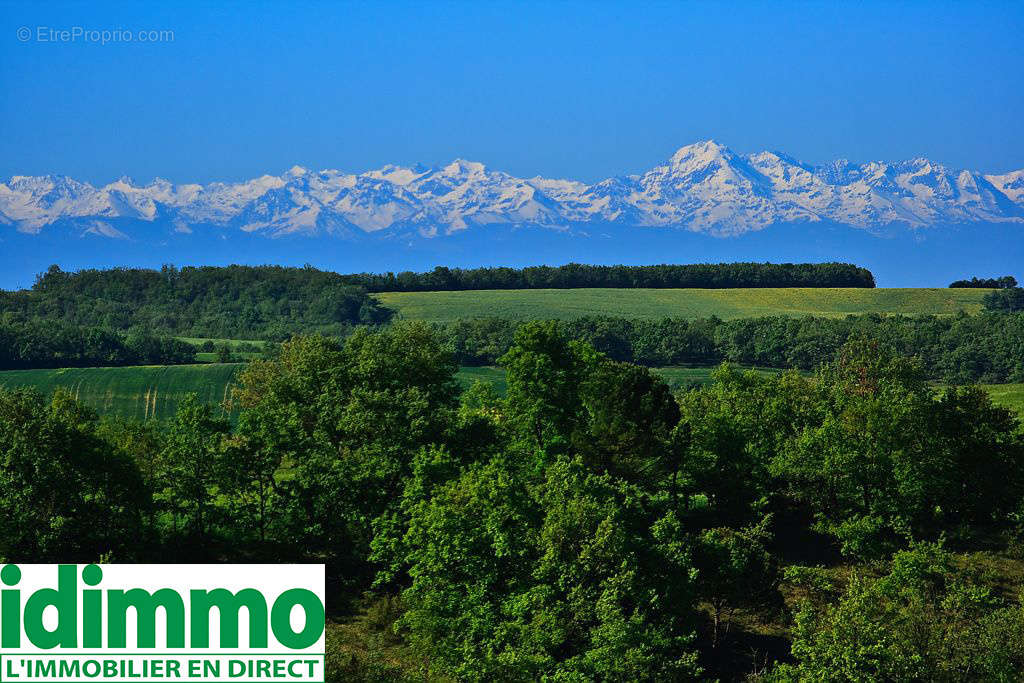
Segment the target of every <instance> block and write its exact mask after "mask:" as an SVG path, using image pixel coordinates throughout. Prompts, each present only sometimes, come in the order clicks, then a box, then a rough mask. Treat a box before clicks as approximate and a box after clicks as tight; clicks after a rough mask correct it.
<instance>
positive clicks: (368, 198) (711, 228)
mask: <svg viewBox="0 0 1024 683" xmlns="http://www.w3.org/2000/svg"><path fill="white" fill-rule="evenodd" d="M820 221H828V222H832V223H838V224H845V225H849V226H852V227H855V228H867V229H874V228H880V227H887V226H906V227H908V228H926V227H928V226H933V225H940V224H943V225H958V224H968V223H979V222H984V223H1024V170H1020V171H1014V172H1011V173H1006V174H1003V175H991V174H989V175H985V174H982V173H978V172H975V171H968V170H958V169H948V168H946V167H944V166H942V165H939V164H937V163H934V162H932V161H929V160H927V159H913V160H910V161H902V162H896V163H885V162H872V163H866V164H854V163H850V162H848V161H846V160H840V161H835V162H833V163H830V164H826V165H821V166H813V165H809V164H805V163H802V162H800V161H797V160H795V159H793V158H791V157H788V156H786V155H784V154H781V153H778V152H760V153H757V154H748V155H741V154H735V153H734V152H732V151H731V150H729V149H728V148H727V147H724V146H722V145H720V144H718V143H716V142H713V141H706V142H699V143H696V144H692V145H687V146H686V147H682V148H681V149H679V151H677V152H676V153H675V154H673V155H672V157H671V158H670V159H669V160H668V161H667V162H666V163H664V164H662V165H660V166H656V167H654V168H652V169H651V170H649V171H647V172H645V173H642V174H639V175H627V176H619V177H615V178H609V179H607V180H603V181H601V182H598V183H594V184H592V185H588V184H586V183H582V182H577V181H573V180H553V179H548V178H540V177H535V178H516V177H514V176H511V175H508V174H507V173H502V172H500V171H495V170H492V169H489V168H487V167H485V166H484V165H483V164H481V163H477V162H471V161H464V160H461V159H459V160H456V161H453V162H452V163H450V164H448V165H447V166H442V167H438V168H427V167H423V166H416V167H412V168H406V167H400V166H385V167H384V168H381V169H379V170H376V171H369V172H367V173H359V174H352V173H345V172H342V171H334V170H325V171H319V172H314V171H308V170H306V169H304V168H300V167H294V168H292V169H291V170H289V171H288V172H286V173H284V174H283V175H280V176H272V175H264V176H261V177H259V178H255V179H253V180H249V181H246V182H241V183H210V184H208V185H199V184H185V185H175V184H173V183H170V182H168V181H166V180H162V179H157V180H154V181H153V182H151V183H150V184H148V185H144V186H139V185H136V184H135V183H133V182H132V181H131V180H130V179H128V178H122V179H120V180H118V181H116V182H113V183H110V184H109V185H105V186H103V187H94V186H92V185H90V184H88V183H83V182H79V181H76V180H74V179H72V178H69V177H66V176H14V177H12V178H10V180H8V181H7V182H5V183H0V223H3V224H6V225H9V226H12V227H14V228H16V229H17V230H18V231H20V232H23V233H37V232H40V231H43V230H45V229H46V227H47V226H49V225H51V224H55V223H62V224H69V225H71V226H73V227H76V228H79V229H80V230H82V231H84V232H92V233H97V234H100V235H107V236H110V237H131V236H132V235H131V234H129V233H130V228H129V227H127V226H132V225H136V224H138V223H139V222H142V223H143V224H144V223H145V222H149V223H154V224H159V225H163V226H166V227H167V229H168V230H171V231H175V232H179V233H190V232H192V231H193V230H194V229H196V228H198V227H199V226H220V227H221V228H224V229H237V230H241V231H244V232H247V233H262V234H266V235H269V236H280V235H286V234H313V235H325V234H328V235H330V234H336V235H341V236H346V235H347V236H353V235H360V234H375V235H382V236H383V235H395V234H413V233H418V234H419V235H421V236H423V237H434V236H438V235H446V234H454V233H457V232H460V231H463V230H467V229H471V228H472V227H474V226H481V225H507V226H525V225H531V226H544V227H550V228H569V227H575V228H577V229H579V228H582V229H584V230H585V229H586V226H587V225H597V224H618V225H623V226H633V227H676V228H684V229H687V230H691V231H694V232H702V233H708V234H712V235H718V236H722V235H735V234H742V233H745V232H749V231H754V230H761V229H763V228H765V227H768V226H770V225H773V224H777V223H805V222H810V223H814V222H820ZM126 230H127V231H128V232H126Z"/></svg>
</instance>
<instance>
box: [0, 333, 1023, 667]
mask: <svg viewBox="0 0 1024 683" xmlns="http://www.w3.org/2000/svg"><path fill="white" fill-rule="evenodd" d="M499 364H500V365H501V366H502V367H503V368H504V369H505V372H506V381H507V386H508V391H507V394H506V395H505V396H499V395H497V394H496V393H495V392H494V390H493V388H492V387H490V386H489V385H486V384H478V385H475V386H474V387H472V388H470V389H469V390H466V391H464V392H460V390H459V388H458V385H457V383H456V382H455V377H454V375H455V371H456V369H457V363H456V359H455V356H454V354H453V353H452V352H451V350H450V348H449V347H448V345H447V343H446V340H445V339H444V338H443V337H442V336H441V335H440V334H439V333H438V331H437V330H435V329H432V328H431V327H429V326H427V325H424V324H407V323H400V324H396V325H393V326H390V327H388V328H385V329H382V330H379V331H370V330H366V329H360V330H358V331H356V332H355V333H354V334H352V335H351V336H349V337H348V338H347V339H345V340H343V341H340V340H337V339H332V338H328V337H323V336H317V335H314V336H303V337H296V338H293V339H292V340H290V341H288V342H286V343H285V344H283V345H282V347H281V350H280V354H279V355H278V357H277V358H275V359H268V360H259V361H254V362H253V363H251V364H250V365H249V366H248V368H247V369H246V370H245V371H244V372H243V373H242V375H241V378H240V385H239V387H238V389H237V391H236V392H235V394H234V396H233V398H232V401H233V402H234V403H235V404H236V405H237V406H238V407H239V408H240V414H239V419H238V422H237V424H236V425H235V426H232V425H231V424H229V423H228V422H226V421H224V420H221V419H219V418H217V417H216V416H215V414H214V412H213V409H212V408H211V407H209V406H206V405H203V404H201V403H200V402H199V401H198V400H196V399H194V398H193V399H190V400H186V401H185V402H184V403H183V404H182V405H181V406H180V407H179V410H178V412H177V414H176V415H175V416H174V417H173V418H172V419H171V420H169V421H168V422H166V423H162V424H160V423H137V422H128V421H124V420H117V419H109V418H107V419H103V420H100V419H99V418H97V416H96V415H95V414H94V413H92V412H90V411H89V410H87V409H86V408H84V407H82V406H81V405H80V404H78V403H76V402H75V401H74V400H73V399H71V398H70V396H68V395H66V394H61V393H58V394H57V395H55V396H54V397H52V398H50V399H47V398H44V397H42V396H40V395H39V394H36V393H34V392H32V391H28V390H17V391H13V392H12V391H3V390H0V452H3V453H4V454H5V456H4V458H3V459H2V460H0V560H2V561H19V562H27V561H39V562H52V561H58V560H59V561H62V562H75V561H78V562H85V561H93V560H96V559H98V558H100V557H104V558H107V559H109V560H111V561H144V560H147V559H150V560H151V559H154V558H157V559H158V560H159V559H162V558H166V557H169V556H173V557H176V558H180V560H181V561H187V560H196V559H209V558H217V559H218V560H229V561H259V560H262V561H281V562H283V561H318V562H326V564H327V566H328V574H329V582H330V591H331V598H330V599H329V604H331V605H333V606H334V609H336V610H341V611H344V610H345V609H346V605H348V606H350V605H352V604H354V603H356V602H359V601H361V600H366V599H373V600H377V601H378V603H380V602H381V601H383V603H384V604H385V605H386V608H384V609H382V610H381V612H382V613H383V612H386V613H387V615H388V616H387V618H386V619H384V621H385V622H386V623H384V624H383V625H382V629H383V630H382V636H381V638H384V637H385V635H384V633H385V632H386V634H387V636H386V637H388V638H391V639H392V640H390V641H387V642H390V643H391V644H392V645H395V644H400V645H401V646H402V647H405V648H408V649H409V651H411V652H412V653H414V654H415V660H414V665H411V666H410V667H404V665H402V664H401V663H396V662H395V661H394V658H393V657H391V658H390V659H389V658H388V657H383V658H381V659H378V660H374V659H372V657H370V655H368V654H367V655H360V656H356V654H354V653H353V654H351V656H349V655H346V656H343V657H336V658H333V659H331V662H330V665H329V671H328V676H329V680H331V681H342V680H346V681H351V680H356V681H358V680H406V679H407V680H442V679H444V680H452V679H454V680H466V681H492V680H503V681H534V680H606V681H645V680H657V681H660V680H673V681H686V680H714V679H719V680H723V679H730V680H738V679H740V678H742V677H743V676H744V675H747V674H749V675H750V676H752V677H753V678H754V679H756V680H765V681H819V680H837V681H864V680H1012V679H1014V677H1015V676H1016V675H1017V674H1018V673H1019V671H1021V670H1022V668H1024V637H1022V636H1024V609H1022V607H1021V604H1020V602H1019V601H1018V598H1017V596H1016V595H1015V594H1013V591H1012V590H1011V591H1002V590H1001V584H1000V582H1001V581H1005V580H1009V581H1017V582H1018V583H1019V579H1014V578H1012V573H1011V575H1010V577H1009V578H1008V577H1006V576H1002V577H993V576H991V575H990V574H991V572H990V573H989V574H986V573H985V572H983V571H981V569H982V568H983V567H982V565H978V564H977V562H978V561H979V560H978V554H977V553H974V552H973V551H974V550H976V549H977V548H993V547H999V548H1007V547H1012V546H1013V544H1014V543H1019V541H1020V539H1021V538H1022V533H1021V529H1020V527H1019V511H1020V510H1021V509H1022V507H1021V506H1022V504H1024V434H1022V432H1021V429H1020V424H1019V423H1018V421H1017V419H1016V418H1015V417H1014V415H1012V414H1011V413H1010V412H1008V411H1006V410H1004V409H1001V408H998V407H996V406H994V405H993V404H992V403H991V400H990V398H989V397H988V395H987V394H986V393H985V392H983V391H982V390H980V389H977V388H955V387H954V388H950V389H948V390H945V391H942V392H936V391H935V390H933V389H932V388H931V386H930V385H929V384H928V383H927V381H926V377H925V375H924V373H923V371H922V367H921V365H920V363H919V362H917V361H916V360H912V359H907V358H905V357H901V356H898V355H894V354H892V353H890V352H889V351H888V350H887V349H886V348H885V347H884V346H882V345H880V344H878V343H876V342H874V341H870V340H867V339H864V338H855V339H851V340H849V341H847V342H846V343H845V344H844V345H843V346H842V347H841V349H840V352H839V353H838V354H837V355H836V357H835V359H834V360H832V361H830V362H829V363H826V364H825V365H823V366H822V367H820V368H819V369H818V370H817V372H816V373H815V374H814V375H813V376H804V375H800V374H797V373H795V372H788V373H781V374H778V375H775V376H770V377H765V376H760V375H757V374H755V373H741V372H738V371H736V370H734V369H732V368H731V367H730V366H728V365H725V366H723V367H721V368H720V369H719V370H718V371H716V373H715V375H714V378H713V380H714V381H713V382H712V384H710V385H708V386H705V387H701V388H696V389H693V390H690V391H686V392H683V393H681V394H679V395H678V396H673V394H672V393H671V392H670V391H669V389H668V387H667V386H666V385H665V384H664V383H663V382H662V381H661V380H660V379H659V378H658V377H657V376H656V375H654V374H652V373H651V371H649V370H648V369H646V368H644V367H641V366H638V365H634V364H630V363H623V362H620V361H617V360H615V359H613V358H611V357H609V356H608V355H605V354H602V353H600V352H599V351H598V350H597V349H596V348H595V347H594V346H593V345H591V344H589V343H587V342H584V341H579V340H574V339H572V337H571V336H570V334H569V333H568V331H567V330H566V328H565V327H564V326H563V325H562V324H560V323H557V322H554V321H547V322H531V323H528V324H525V325H522V326H520V327H518V328H517V329H516V331H515V336H514V339H513V343H512V344H511V346H510V347H509V348H508V349H507V351H506V352H505V353H504V354H503V355H502V356H501V358H500V359H499ZM809 549H812V550H813V549H819V550H820V551H821V552H819V553H818V554H817V555H816V556H812V557H808V554H807V550H809ZM830 553H831V554H834V557H832V555H830ZM830 557H832V559H829V558H830ZM1015 585H1016V584H1015ZM1017 587H1019V586H1017ZM361 596H363V597H361ZM751 620H754V621H755V622H757V620H761V621H760V622H757V623H762V624H766V625H769V626H770V627H771V628H773V629H775V630H776V632H781V633H785V634H786V640H785V642H786V647H785V649H784V651H772V652H768V651H763V652H761V653H760V654H759V655H758V656H757V657H756V658H755V660H754V664H755V665H754V666H753V667H751V664H750V660H747V659H744V658H743V657H744V656H743V655H741V654H740V653H741V652H743V651H744V649H745V648H746V647H747V646H748V645H749V644H750V643H756V642H759V641H757V640H756V639H753V636H754V635H756V634H753V633H752V632H751V631H750V629H751V623H752V622H751Z"/></svg>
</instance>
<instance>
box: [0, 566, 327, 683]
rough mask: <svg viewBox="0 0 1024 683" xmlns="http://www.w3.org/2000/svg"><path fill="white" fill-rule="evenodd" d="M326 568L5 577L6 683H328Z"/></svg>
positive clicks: (0, 578) (9, 572)
mask: <svg viewBox="0 0 1024 683" xmlns="http://www.w3.org/2000/svg"><path fill="white" fill-rule="evenodd" d="M324 628H325V618H324V565H258V564H251V565H224V564H219V565H201V564H179V565H172V564H152V565H138V564H134V565H127V564H108V565H95V564H90V565H73V564H68V565H42V564H17V565H16V564H8V565H4V566H3V567H2V568H0V681H3V682H4V683H7V682H11V683H43V682H47V683H63V682H68V683H70V682H72V681H75V682H78V681H97V682H100V681H132V682H134V683H150V682H154V683H155V682H157V681H159V682H160V683H166V682H167V681H210V682H217V681H225V682H227V681H235V682H238V683H248V682H255V681H261V682H262V681H271V680H276V681H304V682H310V683H323V680H324V652H325V650H324V642H325V640H324Z"/></svg>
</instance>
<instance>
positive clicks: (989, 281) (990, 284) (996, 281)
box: [949, 275, 1017, 289]
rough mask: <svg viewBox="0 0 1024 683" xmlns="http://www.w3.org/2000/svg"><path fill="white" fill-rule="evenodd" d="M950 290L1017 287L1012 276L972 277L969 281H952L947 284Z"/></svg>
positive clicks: (1015, 280)
mask: <svg viewBox="0 0 1024 683" xmlns="http://www.w3.org/2000/svg"><path fill="white" fill-rule="evenodd" d="M949 286H950V287H952V288H973V289H1009V288H1011V287H1016V286H1017V278H1015V277H1014V276H1012V275H1004V276H1003V277H985V278H978V277H972V278H971V279H970V280H954V281H953V282H951V283H949Z"/></svg>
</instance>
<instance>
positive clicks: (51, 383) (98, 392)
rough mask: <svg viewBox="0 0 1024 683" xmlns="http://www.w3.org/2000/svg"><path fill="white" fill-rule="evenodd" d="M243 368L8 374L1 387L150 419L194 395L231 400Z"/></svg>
mask: <svg viewBox="0 0 1024 683" xmlns="http://www.w3.org/2000/svg"><path fill="white" fill-rule="evenodd" d="M242 367H243V365H241V364H236V363H229V364H220V365H218V364H210V365H170V366H163V365H147V366H142V367H130V368H67V369H63V370H8V371H6V372H0V386H4V387H7V388H15V387H20V386H31V387H35V388H36V389H38V390H39V391H41V392H43V393H47V394H48V393H51V392H52V391H54V390H55V389H57V388H59V387H63V388H66V389H67V390H69V391H70V392H71V393H72V394H73V395H74V396H75V397H77V398H78V399H79V400H80V401H82V402H83V403H85V404H86V405H88V406H90V407H92V408H94V409H96V410H97V411H99V412H100V413H104V414H108V413H109V414H115V415H121V416H124V417H130V418H136V419H140V420H144V419H148V418H165V417H169V416H171V415H173V414H174V411H175V410H176V409H177V407H178V402H179V401H181V399H182V398H184V396H185V394H188V393H192V392H194V393H196V394H198V395H199V398H201V399H202V400H204V401H206V402H208V403H210V404H213V405H218V406H219V405H220V404H221V403H222V402H223V401H224V399H226V398H228V396H229V393H230V385H231V382H232V381H233V379H234V377H235V373H237V372H238V371H239V369H241V368H242ZM220 412H221V414H224V413H223V410H221V411H220Z"/></svg>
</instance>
